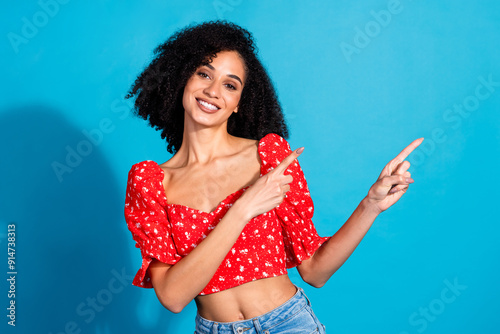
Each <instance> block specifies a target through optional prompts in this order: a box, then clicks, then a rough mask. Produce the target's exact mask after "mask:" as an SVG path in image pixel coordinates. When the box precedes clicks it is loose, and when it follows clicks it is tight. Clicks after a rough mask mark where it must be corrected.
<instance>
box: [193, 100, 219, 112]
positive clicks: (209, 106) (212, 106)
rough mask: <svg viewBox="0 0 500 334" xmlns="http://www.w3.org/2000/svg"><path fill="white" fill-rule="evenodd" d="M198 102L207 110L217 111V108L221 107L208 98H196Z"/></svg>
mask: <svg viewBox="0 0 500 334" xmlns="http://www.w3.org/2000/svg"><path fill="white" fill-rule="evenodd" d="M196 102H197V103H198V106H200V108H201V109H202V110H204V111H206V112H216V111H217V110H219V109H220V107H219V106H217V105H215V104H213V103H210V102H208V101H206V100H202V99H196Z"/></svg>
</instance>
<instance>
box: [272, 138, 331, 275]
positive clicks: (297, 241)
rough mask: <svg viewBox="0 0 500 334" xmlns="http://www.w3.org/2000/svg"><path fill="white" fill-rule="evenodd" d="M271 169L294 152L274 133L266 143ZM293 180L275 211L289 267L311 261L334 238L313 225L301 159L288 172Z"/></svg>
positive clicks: (311, 207) (311, 202) (309, 197)
mask: <svg viewBox="0 0 500 334" xmlns="http://www.w3.org/2000/svg"><path fill="white" fill-rule="evenodd" d="M263 145H265V146H267V147H265V148H262V149H263V151H264V152H266V153H265V155H266V158H265V159H266V164H267V165H269V167H268V169H269V170H270V169H273V168H275V167H276V166H278V164H279V163H280V162H281V161H282V160H283V159H284V158H286V157H287V156H288V155H289V154H290V153H291V152H292V150H291V149H290V145H289V144H288V142H287V141H286V140H285V139H284V138H282V137H281V136H279V135H277V134H275V133H270V134H268V135H267V136H266V138H265V140H264V141H263ZM288 174H291V175H292V177H293V181H292V182H291V183H290V190H289V191H288V192H287V193H286V197H285V199H284V200H283V202H282V203H281V204H280V205H278V206H277V207H276V208H275V210H276V214H277V216H278V218H279V220H280V223H281V226H282V228H283V239H284V245H285V253H286V268H287V269H288V268H293V267H295V266H298V265H299V264H301V263H302V261H303V260H306V259H308V258H310V257H311V256H312V255H313V254H314V252H315V251H316V250H317V249H318V248H319V247H320V246H321V245H322V244H323V243H324V242H325V241H327V240H328V239H329V238H330V237H320V236H319V235H318V233H317V231H316V228H315V227H314V224H313V222H312V217H313V214H314V205H313V201H312V199H311V195H310V193H309V188H308V186H307V182H306V179H305V176H304V173H303V171H302V168H301V167H300V165H299V163H298V161H297V159H296V160H295V161H294V162H292V163H291V164H290V165H289V166H288V168H287V169H286V171H285V175H288Z"/></svg>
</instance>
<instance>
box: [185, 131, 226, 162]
mask: <svg viewBox="0 0 500 334" xmlns="http://www.w3.org/2000/svg"><path fill="white" fill-rule="evenodd" d="M188 124H189V125H188ZM232 138H233V136H231V135H230V134H229V133H228V132H227V122H226V123H224V124H221V126H219V127H203V126H200V125H197V124H193V123H192V122H189V123H186V122H184V133H183V136H182V144H181V147H180V148H179V150H178V151H177V153H176V155H178V156H179V159H180V160H181V161H183V163H182V164H183V165H190V164H202V165H205V164H208V163H210V162H211V161H213V160H214V159H216V158H218V157H220V156H221V155H227V154H229V153H230V152H231V147H233V146H232V143H233V142H232Z"/></svg>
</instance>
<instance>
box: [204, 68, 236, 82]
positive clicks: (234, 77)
mask: <svg viewBox="0 0 500 334" xmlns="http://www.w3.org/2000/svg"><path fill="white" fill-rule="evenodd" d="M205 66H206V67H208V68H209V69H211V70H214V71H215V67H213V66H212V65H210V64H206V65H205ZM227 76H228V77H230V78H233V79H236V80H238V81H239V82H240V84H241V85H242V86H243V82H242V81H241V79H240V77H239V76H237V75H234V74H228V75H227Z"/></svg>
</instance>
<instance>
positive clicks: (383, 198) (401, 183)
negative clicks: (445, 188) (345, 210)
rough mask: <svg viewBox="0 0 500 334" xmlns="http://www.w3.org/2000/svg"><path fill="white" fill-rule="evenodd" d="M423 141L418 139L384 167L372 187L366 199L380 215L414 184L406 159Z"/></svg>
mask: <svg viewBox="0 0 500 334" xmlns="http://www.w3.org/2000/svg"><path fill="white" fill-rule="evenodd" d="M423 141H424V138H419V139H416V140H414V141H413V142H412V143H411V144H410V145H408V146H407V147H406V148H405V149H404V150H403V151H401V153H399V154H398V156H397V157H395V158H394V159H392V160H391V161H390V162H389V163H388V164H387V165H386V166H385V167H384V169H383V170H382V172H381V173H380V176H379V177H378V180H377V182H375V183H374V184H373V185H372V186H371V188H370V190H369V191H368V195H367V197H366V198H367V200H368V203H369V204H370V205H373V206H374V208H375V209H376V210H377V211H378V212H379V213H380V212H383V211H385V210H387V209H388V208H389V207H391V206H392V205H393V204H394V203H396V202H397V201H398V200H399V199H400V198H401V196H403V194H404V193H405V192H406V190H407V189H408V187H409V184H410V183H413V182H414V180H413V179H412V178H411V174H410V172H408V168H410V163H409V162H408V161H404V159H406V157H407V156H408V155H409V154H410V153H411V152H412V151H413V150H414V149H415V148H417V147H418V146H419V145H420V144H421V143H422V142H423Z"/></svg>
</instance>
